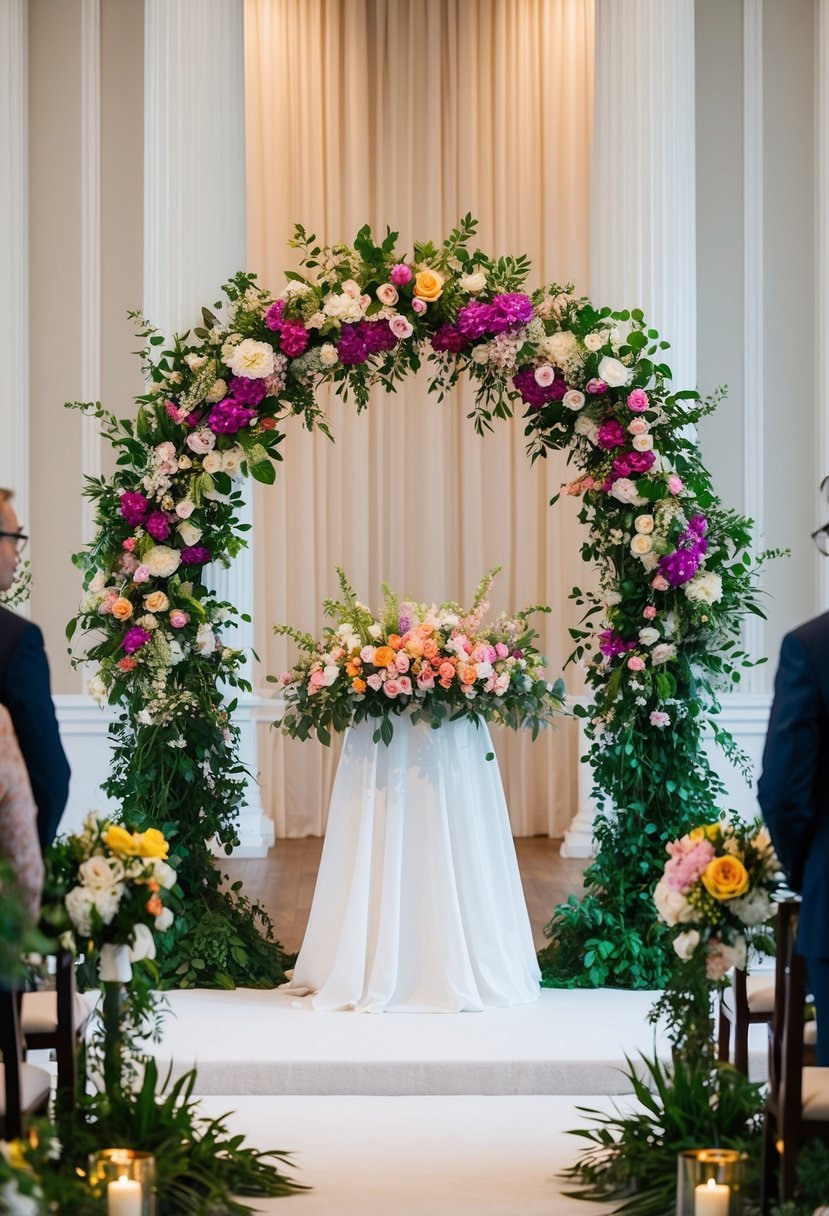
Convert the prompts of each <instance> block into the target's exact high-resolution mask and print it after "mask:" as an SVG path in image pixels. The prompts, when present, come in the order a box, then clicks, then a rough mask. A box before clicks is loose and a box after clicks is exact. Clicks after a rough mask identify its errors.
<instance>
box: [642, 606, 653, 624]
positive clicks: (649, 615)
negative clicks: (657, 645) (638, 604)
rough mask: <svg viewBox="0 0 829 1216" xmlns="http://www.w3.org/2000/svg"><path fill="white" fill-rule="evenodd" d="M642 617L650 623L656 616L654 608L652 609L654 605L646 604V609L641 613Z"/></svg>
mask: <svg viewBox="0 0 829 1216" xmlns="http://www.w3.org/2000/svg"><path fill="white" fill-rule="evenodd" d="M642 616H643V617H644V618H645V620H646V621H652V620H653V618H654V617H655V616H656V608H655V607H654V605H653V604H648V606H647V608H646V609H645V611H644V612H643V613H642Z"/></svg>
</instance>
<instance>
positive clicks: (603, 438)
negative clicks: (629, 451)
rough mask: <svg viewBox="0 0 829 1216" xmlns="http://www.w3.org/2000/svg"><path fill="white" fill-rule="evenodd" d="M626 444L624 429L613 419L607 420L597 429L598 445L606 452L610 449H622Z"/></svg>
mask: <svg viewBox="0 0 829 1216" xmlns="http://www.w3.org/2000/svg"><path fill="white" fill-rule="evenodd" d="M626 442H627V435H626V434H625V428H624V427H623V426H622V424H621V422H617V420H616V419H615V418H608V419H607V420H606V421H605V422H603V423H602V425H601V426H600V427H599V436H598V443H599V447H600V448H604V450H605V451H606V452H608V451H610V449H611V448H623V447H624V446H625V443H626Z"/></svg>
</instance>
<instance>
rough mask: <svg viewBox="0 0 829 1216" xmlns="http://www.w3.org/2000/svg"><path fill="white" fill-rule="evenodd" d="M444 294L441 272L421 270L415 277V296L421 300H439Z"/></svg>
mask: <svg viewBox="0 0 829 1216" xmlns="http://www.w3.org/2000/svg"><path fill="white" fill-rule="evenodd" d="M442 292H443V275H442V274H441V273H440V271H439V270H421V271H420V273H419V274H417V275H415V285H414V294H415V295H416V296H417V297H418V299H420V300H427V301H429V302H431V301H433V300H439V299H440V297H441V294H442Z"/></svg>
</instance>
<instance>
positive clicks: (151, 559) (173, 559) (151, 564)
mask: <svg viewBox="0 0 829 1216" xmlns="http://www.w3.org/2000/svg"><path fill="white" fill-rule="evenodd" d="M144 565H145V566H146V567H147V569H148V570H149V572H150V574H151V575H152V577H153V578H169V577H170V575H171V574H175V572H176V570H178V568H179V566H180V565H181V556H180V554H179V553H178V551H177V550H176V549H171V548H170V547H169V546H168V545H153V547H152V549H148V550H147V552H146V553H145V554H144Z"/></svg>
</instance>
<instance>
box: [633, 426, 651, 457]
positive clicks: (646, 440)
mask: <svg viewBox="0 0 829 1216" xmlns="http://www.w3.org/2000/svg"><path fill="white" fill-rule="evenodd" d="M633 446H634V447H635V448H636V451H637V452H649V451H650V450H651V448H652V447H653V435H649V434H648V433H647V431H645V433H644V434H643V435H634V436H633Z"/></svg>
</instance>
